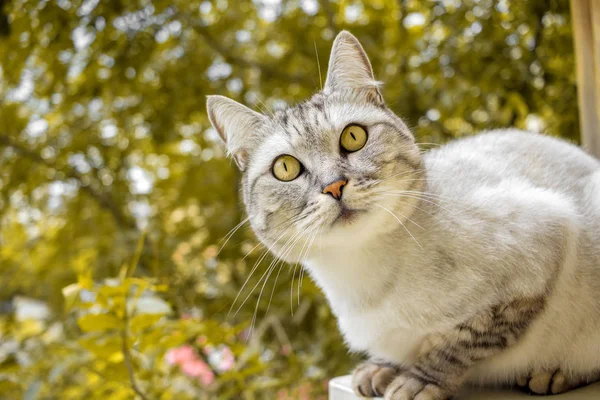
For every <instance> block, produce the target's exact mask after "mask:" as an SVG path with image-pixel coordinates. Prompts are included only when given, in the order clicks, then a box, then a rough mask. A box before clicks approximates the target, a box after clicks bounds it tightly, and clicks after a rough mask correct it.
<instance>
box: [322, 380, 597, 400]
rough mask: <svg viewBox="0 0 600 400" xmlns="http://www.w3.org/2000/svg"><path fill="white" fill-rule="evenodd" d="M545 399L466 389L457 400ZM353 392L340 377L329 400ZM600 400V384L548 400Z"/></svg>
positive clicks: (351, 399) (345, 399)
mask: <svg viewBox="0 0 600 400" xmlns="http://www.w3.org/2000/svg"><path fill="white" fill-rule="evenodd" d="M535 398H540V399H542V398H544V397H543V396H542V397H539V396H535V397H532V396H528V395H527V394H524V393H521V392H518V391H511V390H490V389H477V388H473V389H466V390H463V391H462V392H461V393H460V395H459V396H458V397H456V400H519V399H521V400H532V399H535ZM357 399H362V397H360V396H357V395H356V394H354V392H353V391H352V385H351V377H350V375H346V376H340V377H337V378H334V379H332V380H331V381H329V400H357ZM598 399H600V383H596V384H594V385H590V386H586V387H583V388H581V389H577V390H574V391H571V392H567V393H563V394H559V395H554V396H550V397H548V400H598Z"/></svg>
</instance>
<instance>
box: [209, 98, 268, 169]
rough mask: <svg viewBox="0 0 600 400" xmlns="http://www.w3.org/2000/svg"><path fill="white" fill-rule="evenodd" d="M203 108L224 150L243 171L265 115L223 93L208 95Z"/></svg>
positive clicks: (258, 137)
mask: <svg viewBox="0 0 600 400" xmlns="http://www.w3.org/2000/svg"><path fill="white" fill-rule="evenodd" d="M206 110H207V111H208V118H209V119H210V122H211V123H212V126H213V127H214V128H215V129H216V130H217V132H218V133H219V136H221V139H223V141H224V142H225V144H226V145H227V152H228V153H229V154H230V155H231V156H232V158H233V159H234V161H235V163H236V164H237V166H238V168H239V169H240V170H241V171H245V170H246V165H247V163H248V157H249V154H250V152H251V151H252V150H253V149H254V147H255V146H256V144H257V143H258V141H259V139H260V138H261V136H262V135H261V134H260V132H261V129H262V127H263V126H264V123H265V121H266V117H265V116H264V115H262V114H259V113H257V112H256V111H252V110H251V109H249V108H248V107H246V106H244V105H242V104H240V103H238V102H237V101H234V100H231V99H230V98H227V97H224V96H208V97H207V98H206Z"/></svg>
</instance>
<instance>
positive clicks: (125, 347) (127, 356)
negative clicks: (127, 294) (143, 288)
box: [121, 298, 149, 400]
mask: <svg viewBox="0 0 600 400" xmlns="http://www.w3.org/2000/svg"><path fill="white" fill-rule="evenodd" d="M123 322H124V326H123V329H121V351H122V352H123V359H124V361H125V367H126V368H127V374H128V376H129V382H130V383H131V388H132V389H133V391H134V392H135V393H136V394H137V395H138V396H140V397H141V398H142V400H149V399H148V397H147V396H146V394H145V393H144V392H142V390H141V389H140V387H139V386H138V384H137V380H136V379H135V371H134V370H133V362H132V360H131V353H130V352H129V341H128V340H127V337H128V335H129V315H128V314H127V298H125V320H124V321H123Z"/></svg>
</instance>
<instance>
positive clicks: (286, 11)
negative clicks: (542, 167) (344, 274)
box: [0, 0, 579, 400]
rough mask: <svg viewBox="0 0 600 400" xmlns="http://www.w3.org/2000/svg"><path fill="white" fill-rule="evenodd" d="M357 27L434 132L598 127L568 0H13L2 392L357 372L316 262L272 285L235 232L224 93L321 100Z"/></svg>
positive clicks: (401, 108) (299, 378) (34, 394)
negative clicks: (222, 123)
mask: <svg viewBox="0 0 600 400" xmlns="http://www.w3.org/2000/svg"><path fill="white" fill-rule="evenodd" d="M341 29H348V30H350V31H351V32H352V33H353V34H355V35H356V36H357V37H358V38H359V39H360V40H361V42H362V43H363V45H364V47H365V49H366V51H367V53H368V54H369V55H370V57H371V60H372V62H373V67H374V70H375V74H376V76H377V78H378V79H379V80H381V81H383V82H384V83H385V85H384V87H383V93H384V96H385V98H386V100H387V102H388V105H389V106H390V107H391V108H392V109H393V110H394V111H395V112H397V113H398V114H399V115H400V116H402V117H403V118H404V119H405V120H406V121H407V123H408V124H409V126H411V127H412V128H413V130H414V132H415V134H416V136H417V138H418V140H419V141H421V142H422V143H425V144H424V145H423V148H424V149H426V148H427V147H429V146H432V145H434V144H435V143H443V142H445V141H447V140H449V139H451V138H454V137H460V136H465V135H470V134H473V133H474V132H476V131H478V130H481V129H486V128H497V127H505V126H517V127H520V128H524V129H530V130H534V131H544V132H546V133H548V134H551V135H559V136H562V137H565V138H567V139H570V140H573V141H578V139H579V128H578V113H577V96H576V85H575V75H574V74H575V66H574V56H573V43H572V30H571V19H570V13H569V4H568V0H528V1H523V0H462V1H461V0H372V1H363V2H360V1H356V0H354V1H350V0H348V1H347V0H320V1H317V0H254V1H249V0H240V1H236V0H229V1H227V0H216V1H197V0H185V1H183V0H176V1H164V0H130V1H125V0H102V1H99V0H84V1H79V0H47V1H44V0H40V1H37V0H31V1H26V0H0V62H1V65H0V102H1V103H0V104H1V105H0V398H2V399H18V398H25V399H55V398H56V399H58V398H60V399H83V398H88V399H130V398H134V397H137V398H141V399H188V398H189V399H213V398H218V399H263V398H264V399H273V398H276V399H279V400H284V399H318V398H323V396H324V393H325V392H326V383H327V379H328V378H330V377H333V376H335V375H339V374H343V373H347V372H349V371H350V369H351V367H352V365H353V363H354V362H356V360H357V359H358V356H352V355H349V354H348V353H347V351H346V348H345V346H344V344H343V341H342V339H341V337H340V335H339V333H338V331H337V328H336V323H335V320H334V318H333V316H332V315H331V312H330V310H329V308H328V307H327V304H326V301H325V299H324V297H323V295H322V294H321V293H320V292H319V290H318V289H317V288H316V287H315V286H314V285H313V284H312V283H311V282H310V279H309V278H308V277H305V278H304V280H303V281H302V284H301V285H299V282H300V279H299V274H298V273H296V274H295V275H293V274H292V271H293V268H292V266H287V265H281V269H280V270H279V271H281V272H280V273H278V274H277V275H275V274H273V275H272V276H271V277H270V279H269V280H268V281H267V283H266V284H264V286H263V283H264V280H263V281H260V278H261V276H263V272H264V271H265V270H266V268H267V266H268V265H269V263H270V262H271V261H272V259H271V258H270V257H269V256H267V257H264V258H263V257H261V256H262V255H263V254H264V251H265V249H264V248H262V247H261V246H259V245H258V243H257V241H256V239H255V238H254V237H253V235H252V233H251V232H250V231H249V229H248V228H247V227H246V226H243V227H242V228H241V229H239V230H238V231H236V232H235V233H234V234H231V235H228V232H230V230H231V229H232V228H234V227H236V225H237V224H238V223H240V222H242V221H243V220H244V218H245V215H244V214H243V212H242V209H241V207H240V203H239V199H238V172H237V171H236V169H235V167H234V165H233V163H232V162H231V161H230V160H228V159H226V158H225V157H224V149H223V146H222V145H221V143H220V142H219V139H218V136H217V134H216V132H215V131H214V130H213V129H212V128H211V127H210V124H209V122H208V119H207V115H206V111H205V107H204V102H205V96H206V95H208V94H222V95H226V96H229V97H232V98H234V99H236V100H238V101H240V102H243V103H245V104H247V105H249V106H251V107H253V108H255V109H256V110H258V111H260V110H264V111H265V112H268V110H270V109H273V108H277V107H284V106H285V105H288V104H293V103H294V102H296V101H299V100H302V99H304V98H306V97H307V96H309V95H310V94H311V93H313V92H315V91H316V90H318V89H319V88H320V87H321V84H322V79H321V76H325V73H326V66H327V60H328V55H329V50H330V47H331V44H332V41H333V38H334V36H335V34H336V33H337V32H339V31H340V30H341ZM227 239H229V240H227ZM226 241H227V243H226V244H225V245H224V243H225V242H226ZM255 265H258V268H257V271H256V272H255V273H254V274H253V276H252V277H251V278H250V280H249V282H248V284H246V285H245V286H244V282H245V281H246V278H247V277H248V276H249V272H250V270H251V269H252V268H253V266H255ZM276 276H277V277H278V279H277V280H276V279H275V277H276ZM242 287H243V290H242ZM263 287H264V290H262V289H263ZM253 288H254V289H255V290H253V291H252V289H253ZM261 291H262V292H263V294H262V297H261V299H260V301H259V292H261ZM238 293H240V294H239V296H238ZM246 297H248V299H247V301H244V300H245V299H246ZM234 303H235V304H234ZM238 309H239V310H238ZM230 310H231V312H230Z"/></svg>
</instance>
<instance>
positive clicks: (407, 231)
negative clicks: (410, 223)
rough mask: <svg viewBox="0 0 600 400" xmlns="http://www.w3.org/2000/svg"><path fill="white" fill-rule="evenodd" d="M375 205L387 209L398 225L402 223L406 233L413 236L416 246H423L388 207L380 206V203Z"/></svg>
mask: <svg viewBox="0 0 600 400" xmlns="http://www.w3.org/2000/svg"><path fill="white" fill-rule="evenodd" d="M375 205H376V206H377V207H381V208H383V209H384V210H385V211H387V212H388V213H390V214H391V215H392V216H393V217H394V218H396V220H397V221H398V222H399V223H400V225H402V227H403V228H404V230H406V233H408V234H409V235H410V237H411V238H413V240H414V241H415V243H416V244H417V246H419V247H420V248H423V246H421V244H420V243H419V242H418V241H417V239H416V238H415V237H414V236H413V234H412V233H410V230H409V229H408V228H407V227H406V225H404V223H402V221H400V218H398V217H397V216H396V214H394V213H393V212H392V211H391V210H389V209H388V208H386V207H384V206H382V205H381V204H375Z"/></svg>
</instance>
